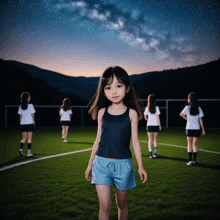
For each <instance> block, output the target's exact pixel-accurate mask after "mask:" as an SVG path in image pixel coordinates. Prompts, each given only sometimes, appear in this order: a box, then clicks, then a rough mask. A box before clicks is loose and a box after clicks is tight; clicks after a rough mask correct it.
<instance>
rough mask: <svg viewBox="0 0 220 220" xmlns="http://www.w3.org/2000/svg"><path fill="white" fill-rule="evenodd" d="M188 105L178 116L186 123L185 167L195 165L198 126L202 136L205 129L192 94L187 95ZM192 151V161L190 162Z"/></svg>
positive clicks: (198, 135)
mask: <svg viewBox="0 0 220 220" xmlns="http://www.w3.org/2000/svg"><path fill="white" fill-rule="evenodd" d="M188 103H189V105H187V106H186V107H185V108H184V109H183V110H182V112H181V113H180V116H181V117H182V118H184V119H185V120H186V121H187V123H186V136H187V142H188V155H189V162H188V163H187V164H186V165H189V166H192V165H195V164H196V162H195V161H196V157H197V152H198V146H197V142H198V139H199V137H200V132H201V129H200V125H201V127H202V134H203V135H205V129H204V125H203V120H202V117H203V116H204V114H203V112H202V109H201V108H200V107H199V106H198V100H197V97H196V95H195V93H194V92H192V93H190V94H189V95H188ZM192 149H193V160H192Z"/></svg>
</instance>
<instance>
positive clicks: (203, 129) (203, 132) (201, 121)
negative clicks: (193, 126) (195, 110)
mask: <svg viewBox="0 0 220 220" xmlns="http://www.w3.org/2000/svg"><path fill="white" fill-rule="evenodd" d="M199 122H200V125H201V127H202V134H203V135H205V128H204V124H203V120H202V118H199Z"/></svg>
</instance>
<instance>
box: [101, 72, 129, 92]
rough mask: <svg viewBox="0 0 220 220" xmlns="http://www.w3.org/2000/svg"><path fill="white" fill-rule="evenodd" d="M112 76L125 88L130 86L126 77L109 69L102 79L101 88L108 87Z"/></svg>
mask: <svg viewBox="0 0 220 220" xmlns="http://www.w3.org/2000/svg"><path fill="white" fill-rule="evenodd" d="M114 76H115V77H116V79H117V80H118V82H120V83H122V84H124V85H125V86H126V87H127V86H129V85H130V83H129V79H128V76H126V75H123V74H120V73H117V71H116V72H115V71H113V69H109V71H106V72H105V73H104V75H103V79H102V87H103V88H105V86H106V85H110V84H112V82H113V78H114Z"/></svg>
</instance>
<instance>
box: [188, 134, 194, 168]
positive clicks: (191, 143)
mask: <svg viewBox="0 0 220 220" xmlns="http://www.w3.org/2000/svg"><path fill="white" fill-rule="evenodd" d="M187 142H188V149H187V150H188V155H189V163H187V165H192V146H193V137H188V136H187Z"/></svg>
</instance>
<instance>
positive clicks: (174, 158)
mask: <svg viewBox="0 0 220 220" xmlns="http://www.w3.org/2000/svg"><path fill="white" fill-rule="evenodd" d="M142 156H143V157H149V155H142ZM161 159H163V160H173V161H182V162H185V163H187V162H188V160H187V159H184V158H177V157H166V156H162V155H159V156H158V157H157V158H152V159H149V160H161ZM195 167H202V168H208V169H213V170H219V169H220V166H219V165H210V164H204V163H197V162H196V166H195Z"/></svg>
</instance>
